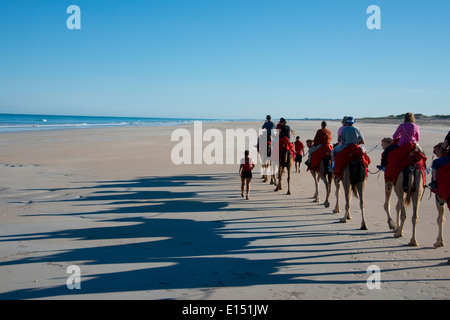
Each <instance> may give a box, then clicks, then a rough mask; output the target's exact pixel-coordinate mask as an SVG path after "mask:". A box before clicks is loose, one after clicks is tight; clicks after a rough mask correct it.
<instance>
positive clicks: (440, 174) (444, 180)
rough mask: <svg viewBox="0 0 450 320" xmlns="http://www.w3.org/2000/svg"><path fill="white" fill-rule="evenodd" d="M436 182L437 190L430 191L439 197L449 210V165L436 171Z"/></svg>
mask: <svg viewBox="0 0 450 320" xmlns="http://www.w3.org/2000/svg"><path fill="white" fill-rule="evenodd" d="M436 182H437V186H438V188H437V190H436V189H432V191H433V192H434V193H436V194H437V195H438V196H439V197H441V199H443V200H444V201H445V202H446V203H447V206H448V208H449V209H450V163H447V164H446V165H445V166H443V167H440V168H439V169H438V171H437V176H436Z"/></svg>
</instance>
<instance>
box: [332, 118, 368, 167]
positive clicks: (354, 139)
mask: <svg viewBox="0 0 450 320" xmlns="http://www.w3.org/2000/svg"><path fill="white" fill-rule="evenodd" d="M354 123H355V119H354V118H353V117H347V121H346V122H345V124H346V126H345V128H344V129H343V130H342V134H341V142H342V145H339V146H337V147H336V148H334V149H333V152H332V153H331V156H332V157H331V167H330V168H329V170H330V171H332V170H333V169H334V156H335V155H336V153H338V152H340V151H342V150H343V149H344V148H345V147H346V146H348V145H350V144H359V145H361V144H364V143H365V142H364V136H363V135H362V133H361V131H360V130H359V128H357V127H355V126H354ZM361 148H362V149H363V151H364V152H365V149H364V148H363V147H361Z"/></svg>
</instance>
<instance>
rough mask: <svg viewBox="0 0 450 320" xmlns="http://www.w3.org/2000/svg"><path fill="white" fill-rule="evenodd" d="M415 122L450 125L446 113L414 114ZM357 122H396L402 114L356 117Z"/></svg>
mask: <svg viewBox="0 0 450 320" xmlns="http://www.w3.org/2000/svg"><path fill="white" fill-rule="evenodd" d="M415 117H416V124H418V125H421V124H439V125H450V116H448V115H435V116H424V115H417V114H416V115H415ZM357 121H358V122H366V123H384V124H396V123H402V122H403V115H398V116H388V117H374V118H360V119H357Z"/></svg>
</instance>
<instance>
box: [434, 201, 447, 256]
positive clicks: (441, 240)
mask: <svg viewBox="0 0 450 320" xmlns="http://www.w3.org/2000/svg"><path fill="white" fill-rule="evenodd" d="M436 208H437V210H438V218H437V225H438V230H439V233H438V237H437V240H436V243H435V244H434V246H435V247H436V248H437V247H443V246H444V236H443V233H442V232H443V229H444V223H445V218H444V213H445V202H444V201H442V199H440V198H438V197H437V196H436Z"/></svg>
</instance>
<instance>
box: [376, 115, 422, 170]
mask: <svg viewBox="0 0 450 320" xmlns="http://www.w3.org/2000/svg"><path fill="white" fill-rule="evenodd" d="M415 122H416V118H415V117H414V114H413V113H410V112H408V113H407V114H405V117H404V122H403V123H402V124H401V125H399V126H398V128H397V130H396V131H395V132H394V134H393V136H392V137H393V138H394V140H398V142H397V143H396V144H391V145H390V146H389V147H387V148H386V149H384V153H383V157H382V158H381V166H377V168H378V169H380V170H383V171H384V169H386V165H387V158H388V155H389V152H391V151H392V150H395V149H397V148H399V147H401V146H402V145H404V144H405V143H408V142H412V143H414V144H417V143H418V142H419V140H420V129H419V126H418V125H417V124H416V123H415Z"/></svg>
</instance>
